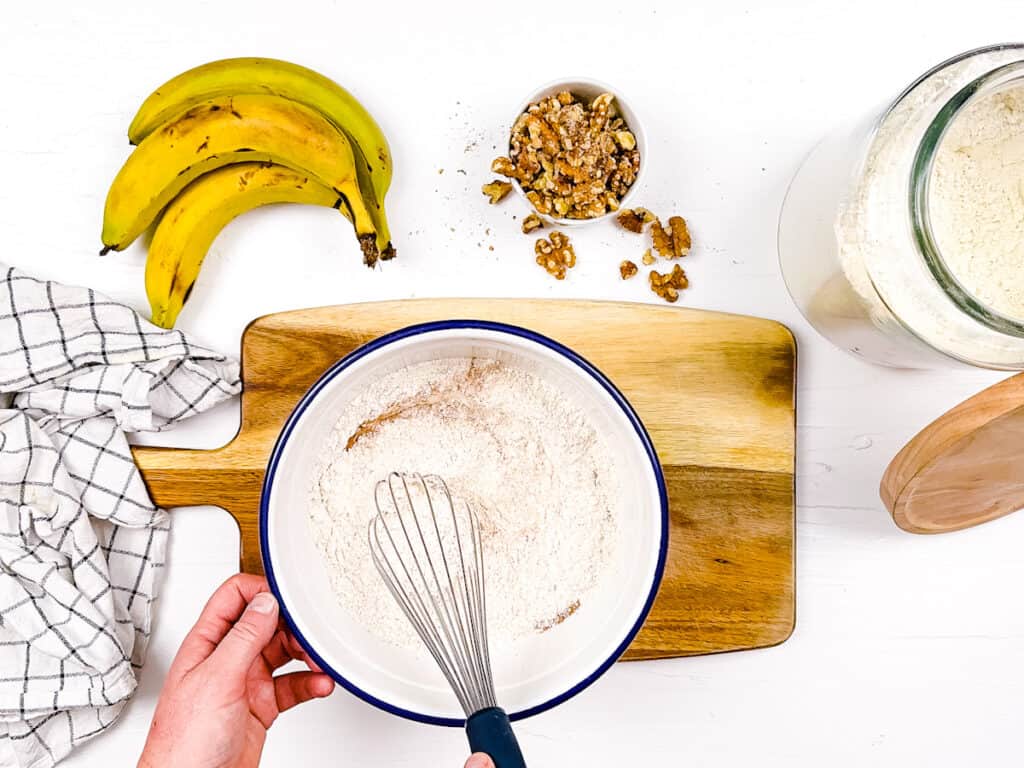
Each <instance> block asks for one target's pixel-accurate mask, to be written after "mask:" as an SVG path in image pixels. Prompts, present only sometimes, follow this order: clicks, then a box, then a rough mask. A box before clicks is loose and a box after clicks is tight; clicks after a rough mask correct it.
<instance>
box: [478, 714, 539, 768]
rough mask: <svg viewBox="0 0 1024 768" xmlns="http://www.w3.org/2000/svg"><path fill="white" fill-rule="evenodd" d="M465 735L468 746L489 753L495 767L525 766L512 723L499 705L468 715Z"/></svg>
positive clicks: (513, 767) (524, 767)
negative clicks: (467, 739) (467, 738)
mask: <svg viewBox="0 0 1024 768" xmlns="http://www.w3.org/2000/svg"><path fill="white" fill-rule="evenodd" d="M466 735H467V736H468V737H469V748H470V749H471V750H473V752H483V753H484V754H485V755H490V757H491V760H493V761H494V765H495V766H497V768H526V761H525V760H524V759H523V753H522V752H521V751H520V750H519V742H517V741H516V735H515V734H514V733H513V732H512V723H510V722H509V719H508V715H506V714H505V710H503V709H501V708H500V707H490V708H489V709H481V710H480V711H479V712H477V713H476V714H474V715H473V716H472V717H470V718H469V719H468V720H467V721H466Z"/></svg>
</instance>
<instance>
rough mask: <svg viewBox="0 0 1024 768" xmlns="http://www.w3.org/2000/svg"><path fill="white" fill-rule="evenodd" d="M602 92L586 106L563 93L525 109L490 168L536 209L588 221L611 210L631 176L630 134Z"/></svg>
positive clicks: (635, 166)
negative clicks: (518, 186)
mask: <svg viewBox="0 0 1024 768" xmlns="http://www.w3.org/2000/svg"><path fill="white" fill-rule="evenodd" d="M614 101H615V97H614V96H612V94H610V93H602V94H601V95H599V96H597V97H596V98H595V99H594V100H593V101H591V102H590V103H589V104H587V103H585V102H584V101H582V100H580V99H579V98H577V97H576V96H574V95H573V94H571V93H569V92H568V91H562V92H560V93H557V94H555V95H554V96H548V97H547V98H544V99H541V100H540V101H538V102H536V103H534V104H531V105H530V106H529V107H527V109H526V111H525V112H523V114H521V115H520V116H519V117H518V118H517V119H516V122H515V124H514V125H513V126H512V134H511V136H510V138H509V153H508V156H502V157H498V158H495V159H494V161H493V162H492V163H491V170H493V171H494V172H495V173H497V174H500V175H502V176H505V177H506V178H509V179H516V180H517V181H518V182H519V183H520V184H521V185H522V187H523V190H524V192H525V193H526V197H527V199H528V200H529V201H530V203H531V205H533V207H534V208H535V209H536V210H537V212H538V213H541V214H543V215H553V216H558V217H561V218H569V219H591V218H596V217H598V216H602V215H604V214H605V213H608V212H609V211H616V210H618V208H619V202H620V201H621V200H622V198H623V197H624V196H625V194H626V192H627V191H628V190H629V188H630V187H631V186H632V185H633V182H634V181H635V180H636V174H637V172H638V171H639V170H640V152H639V150H638V149H637V146H636V136H635V135H634V134H633V133H632V131H630V129H629V126H628V125H626V122H625V120H623V118H622V116H621V115H619V114H618V112H617V111H616V109H615V103H614Z"/></svg>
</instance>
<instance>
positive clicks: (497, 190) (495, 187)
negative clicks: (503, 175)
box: [480, 179, 512, 205]
mask: <svg viewBox="0 0 1024 768" xmlns="http://www.w3.org/2000/svg"><path fill="white" fill-rule="evenodd" d="M480 191H481V192H483V193H484V194H485V195H487V197H489V198H490V199H491V205H494V204H496V203H500V202H501V201H502V200H504V199H505V198H506V197H508V193H509V192H511V191H512V185H511V184H510V183H509V182H507V181H500V180H498V179H495V180H494V181H492V182H491V183H489V184H484V185H483V186H482V187H481V188H480Z"/></svg>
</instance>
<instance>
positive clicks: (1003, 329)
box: [895, 44, 1024, 338]
mask: <svg viewBox="0 0 1024 768" xmlns="http://www.w3.org/2000/svg"><path fill="white" fill-rule="evenodd" d="M1008 49H1019V50H1020V51H1021V54H1022V56H1021V59H1020V60H1019V61H1012V62H1008V63H1005V64H1001V65H999V66H997V67H994V68H993V69H991V70H989V71H988V72H985V73H983V74H981V75H979V76H978V77H976V78H974V79H973V80H971V81H970V82H969V83H967V84H966V85H964V86H963V87H962V88H960V89H959V90H958V91H957V92H956V93H955V94H954V95H953V96H952V97H951V98H949V99H948V100H947V101H946V103H945V104H943V105H942V106H941V107H940V108H939V110H938V112H937V113H936V114H935V116H934V117H933V118H932V120H931V122H930V123H929V125H928V127H927V128H926V129H925V132H924V134H923V136H922V137H921V140H920V142H919V143H918V147H917V151H916V153H915V155H914V159H913V163H912V165H911V172H910V179H909V189H908V194H909V200H908V202H909V209H910V229H911V233H912V236H913V239H914V243H915V245H916V246H917V249H918V251H919V253H920V255H921V257H922V259H923V260H924V263H925V265H926V266H927V267H928V270H929V272H931V274H932V277H934V279H935V281H936V282H937V283H938V285H939V287H940V288H941V289H942V291H943V292H944V293H945V294H946V296H948V297H949V299H950V300H951V301H952V302H953V303H954V304H955V305H956V307H957V308H958V309H960V310H961V311H962V312H964V313H965V314H966V315H968V316H969V317H971V318H972V319H974V320H975V321H977V322H979V323H982V324H984V325H986V326H988V327H989V328H990V329H992V330H994V331H996V332H998V333H1002V334H1006V335H1009V336H1016V337H1020V338H1024V320H1021V319H1014V318H1012V317H1009V316H1007V315H1005V314H1003V313H1001V312H999V311H997V310H995V309H993V308H992V307H990V306H987V305H986V304H985V303H983V302H982V301H980V300H979V299H978V298H977V297H976V296H974V295H973V294H972V293H971V292H970V291H968V290H967V289H966V288H965V287H964V285H963V284H962V283H961V282H960V280H958V279H957V277H956V276H955V275H954V274H953V272H952V270H951V269H950V268H949V266H948V264H947V263H946V260H945V259H944V258H943V256H942V251H941V249H940V248H939V246H938V243H937V242H936V238H935V235H934V231H933V228H932V222H931V215H930V208H929V190H930V184H931V177H932V169H933V167H934V163H935V158H936V155H937V154H938V151H939V148H940V147H941V145H942V141H943V139H944V138H945V135H946V133H947V131H948V130H949V128H950V127H951V126H952V124H953V122H954V121H955V120H956V119H957V117H958V116H959V115H960V114H961V112H962V111H963V110H964V109H965V108H966V107H967V105H969V104H971V103H972V102H973V101H974V100H975V99H976V98H977V97H978V96H980V95H982V94H983V93H984V92H985V91H987V90H988V89H989V88H991V87H998V86H1000V85H1003V84H1005V83H1008V82H1013V81H1015V80H1020V79H1024V44H1003V45H996V46H988V47H986V48H979V49H976V50H974V51H969V52H967V53H964V54H961V55H960V56H956V57H954V58H953V59H950V60H948V61H947V62H944V63H943V64H940V65H939V66H938V67H935V68H934V69H932V70H931V71H930V72H929V73H928V74H926V75H924V76H923V77H922V78H920V79H919V80H918V81H916V82H915V84H914V85H912V86H911V87H910V88H908V89H907V91H905V92H904V93H903V94H901V96H900V98H899V99H897V100H896V102H895V103H899V101H900V100H901V99H902V98H903V97H904V96H905V95H906V94H907V93H909V92H910V91H911V90H913V88H914V87H916V85H917V83H919V82H921V80H923V79H925V78H926V77H928V76H930V75H931V74H932V73H934V72H937V71H939V70H941V69H943V68H945V67H946V66H949V65H951V64H954V63H956V62H958V61H961V60H962V59H965V58H968V57H971V56H976V55H979V54H985V53H990V52H997V51H1005V50H1008Z"/></svg>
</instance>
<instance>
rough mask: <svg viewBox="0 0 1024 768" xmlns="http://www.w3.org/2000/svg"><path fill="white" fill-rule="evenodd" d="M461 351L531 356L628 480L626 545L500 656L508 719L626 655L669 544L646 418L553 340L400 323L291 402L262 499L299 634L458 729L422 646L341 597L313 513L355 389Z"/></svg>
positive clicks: (268, 548) (356, 689)
mask: <svg viewBox="0 0 1024 768" xmlns="http://www.w3.org/2000/svg"><path fill="white" fill-rule="evenodd" d="M467 356H474V357H481V358H485V359H497V360H502V361H505V362H508V363H510V364H514V365H518V366H524V367H526V368H527V369H529V370H531V371H533V372H535V373H536V375H539V376H542V377H543V378H544V379H545V380H546V381H548V382H550V383H551V384H552V385H554V386H556V387H558V388H559V389H561V390H562V391H563V392H564V393H565V396H566V397H568V398H572V399H573V400H574V401H575V402H576V403H578V404H579V405H580V406H581V407H582V408H584V410H585V412H586V413H588V415H589V416H590V418H591V419H592V420H593V422H594V424H595V426H596V428H597V429H598V430H599V432H600V434H601V435H602V436H603V437H604V438H605V440H606V442H607V445H608V448H609V450H610V451H611V452H612V455H613V457H614V461H615V466H616V468H617V469H618V470H619V473H620V478H621V483H620V484H621V488H620V492H619V497H618V499H617V500H616V502H617V504H618V510H619V518H620V520H621V526H620V528H621V534H620V535H621V538H620V545H619V547H618V552H617V555H616V558H615V561H614V562H613V563H611V564H609V567H608V568H607V569H606V570H605V572H603V573H602V574H601V577H600V579H599V581H598V583H597V585H596V586H595V587H594V589H593V590H592V592H591V593H589V594H588V596H587V598H586V601H585V604H584V605H582V606H581V607H580V609H579V610H578V611H577V612H576V614H574V615H573V617H572V619H571V620H568V621H566V622H564V623H562V624H560V625H558V626H556V627H554V628H552V629H551V630H549V631H547V632H544V633H542V634H538V635H534V636H532V637H529V638H526V639H524V640H521V641H516V642H515V643H508V644H507V645H509V646H510V647H509V648H508V649H507V651H503V652H502V653H501V654H500V655H497V654H493V653H492V662H493V665H494V676H495V683H496V688H497V694H498V702H499V703H500V704H501V706H503V707H504V708H505V709H506V711H507V712H508V713H509V715H510V717H511V718H512V719H513V720H516V719H520V718H523V717H527V716H530V715H533V714H537V713H539V712H543V711H544V710H546V709H550V708H551V707H553V706H556V705H557V704H560V703H561V702H563V701H565V700H566V699H568V698H570V697H572V696H574V695H576V694H577V693H579V692H580V691H582V690H583V689H584V688H586V687H587V686H588V685H590V684H591V683H592V682H594V681H595V680H596V679H597V678H598V677H600V676H601V675H602V674H603V673H604V672H605V670H607V669H608V668H609V667H610V666H611V665H612V663H614V662H615V660H616V659H618V657H619V656H620V655H621V654H622V652H623V651H625V649H626V648H627V646H628V645H629V643H630V642H631V641H632V639H633V637H634V636H635V635H636V633H637V632H638V631H639V629H640V627H641V625H642V624H643V622H644V619H645V618H646V616H647V613H648V611H649V610H650V607H651V604H652V603H653V601H654V597H655V594H656V593H657V591H658V585H659V583H660V581H661V576H662V571H663V570H664V564H665V554H666V550H667V545H668V501H667V496H666V492H665V484H664V478H663V477H662V473H661V468H660V465H659V464H658V459H657V456H656V454H655V452H654V448H653V447H652V445H651V442H650V439H649V438H648V436H647V433H646V431H645V430H644V427H643V425H642V424H641V423H640V420H639V419H638V418H637V415H636V413H634V411H633V409H632V408H631V407H630V405H629V403H627V402H626V400H625V399H624V398H623V396H622V395H621V394H620V393H619V392H618V390H616V389H615V387H614V386H613V385H612V384H611V382H609V381H608V379H606V378H605V377H604V376H603V375H602V374H601V373H600V372H599V371H598V370H597V369H595V368H594V367H593V366H592V365H590V364H589V363H588V362H587V361H586V360H584V359H583V358H581V357H579V356H578V355H576V354H575V353H574V352H572V351H571V350H569V349H567V348H565V347H563V346H561V345H560V344H558V343H556V342H554V341H552V340H551V339H548V338H546V337H544V336H541V335H539V334H535V333H533V332H531V331H527V330H525V329H522V328H517V327H514V326H507V325H502V324H498V323H489V322H483V321H477V320H452V321H444V322H438V323H428V324H425V325H418V326H411V327H409V328H406V329H403V330H401V331H396V332H395V333H391V334H388V335H386V336H383V337H381V338H379V339H377V340H375V341H373V342H370V343H369V344H366V345H365V346H363V347H360V348H359V349H358V350H356V351H355V352H353V353H352V354H350V355H348V356H347V357H345V358H344V359H342V360H340V361H339V362H338V363H336V364H335V365H334V366H333V367H332V368H331V369H330V370H328V371H327V372H326V373H325V374H324V375H323V377H321V379H320V380H319V381H318V382H317V383H316V384H315V385H313V387H312V388H311V389H310V390H309V392H308V393H307V394H306V395H305V396H304V397H303V398H302V400H301V401H300V402H299V404H298V405H297V406H296V408H295V411H294V412H293V413H292V415H291V417H290V418H289V419H288V421H287V422H286V424H285V426H284V428H283V430H282V432H281V435H280V436H279V438H278V441H277V445H276V446H275V448H274V451H273V453H272V454H271V458H270V462H269V465H268V467H267V474H266V479H265V481H264V485H263V496H262V500H261V504H260V545H261V549H262V554H263V566H264V569H265V571H266V575H267V579H268V581H269V582H270V586H271V589H272V590H273V591H274V593H275V594H276V595H277V597H278V599H279V601H280V604H281V609H282V614H283V616H284V617H285V620H286V621H287V622H288V624H289V625H290V627H291V629H292V631H293V632H294V634H295V637H296V638H297V639H298V640H299V642H300V643H301V644H302V645H303V647H304V648H305V649H306V651H307V652H309V654H310V656H312V658H313V659H314V660H315V661H316V662H317V663H318V664H319V665H320V667H321V668H322V669H323V670H324V671H325V672H327V673H328V674H330V675H331V676H332V677H334V679H335V680H337V681H338V683H340V684H341V685H342V686H344V687H345V688H347V689H348V690H350V691H351V692H352V693H354V694H356V695H357V696H359V697H361V698H363V699H364V700H366V701H368V702H370V703H371V704H374V705H376V706H378V707H380V708H382V709H384V710H386V711H388V712H391V713H393V714H397V715H401V716H403V717H407V718H411V719H413V720H418V721H421V722H426V723H433V724H439V725H451V726H460V725H462V724H463V722H464V718H463V714H462V711H461V710H460V709H459V706H458V703H457V701H456V699H455V696H454V694H453V693H452V692H451V689H450V688H449V687H448V685H447V683H446V682H445V680H444V678H443V677H442V675H441V673H440V672H439V671H438V669H437V667H436V665H435V664H434V663H433V661H432V660H431V659H430V657H429V656H428V655H427V653H426V651H425V650H420V649H417V651H413V650H406V649H404V648H399V647H396V646H394V645H389V644H387V643H385V642H383V641H381V640H379V639H378V638H377V637H376V636H375V635H373V634H371V633H370V632H369V631H367V629H366V628H365V626H364V622H363V620H362V619H361V617H360V616H356V615H351V614H349V613H347V612H346V611H345V610H344V609H343V608H342V607H341V605H340V604H339V603H338V600H337V599H336V597H335V595H334V593H333V592H332V590H331V584H330V581H329V579H328V574H327V570H326V567H325V565H324V562H323V558H322V557H321V554H320V552H319V550H318V549H317V546H316V543H315V542H314V541H313V537H312V534H311V532H310V525H309V520H308V514H307V511H306V510H307V508H308V501H307V500H308V498H309V490H310V484H311V482H312V480H313V477H312V475H313V471H314V467H315V466H316V464H317V457H318V453H319V452H320V451H321V450H322V446H323V444H324V442H325V441H326V439H327V436H328V434H329V433H330V431H331V429H332V428H333V426H334V424H335V423H336V421H337V418H338V417H339V415H340V412H341V410H342V409H343V408H344V406H345V404H346V403H347V402H348V401H349V400H350V399H351V398H353V397H355V396H356V395H358V394H359V393H360V392H362V391H363V390H364V388H365V387H366V385H367V384H368V383H369V382H371V381H373V380H375V379H378V378H379V377H381V376H384V375H387V374H388V373H391V372H393V371H395V370H398V369H400V368H403V367H405V366H408V365H411V364H414V363H418V362H423V361H426V360H433V359H439V358H446V357H467ZM369 504H370V500H369V499H367V505H368V506H369ZM368 519H369V516H368ZM363 547H367V545H366V542H365V541H356V542H353V543H352V550H351V553H352V556H353V557H362V556H364V554H363V553H362V551H361V548H363ZM365 557H367V558H369V557H370V554H369V549H368V548H367V549H366V552H365ZM382 588H383V587H382ZM523 599H529V596H527V595H524V596H523ZM493 647H494V645H493V638H492V649H493Z"/></svg>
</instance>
